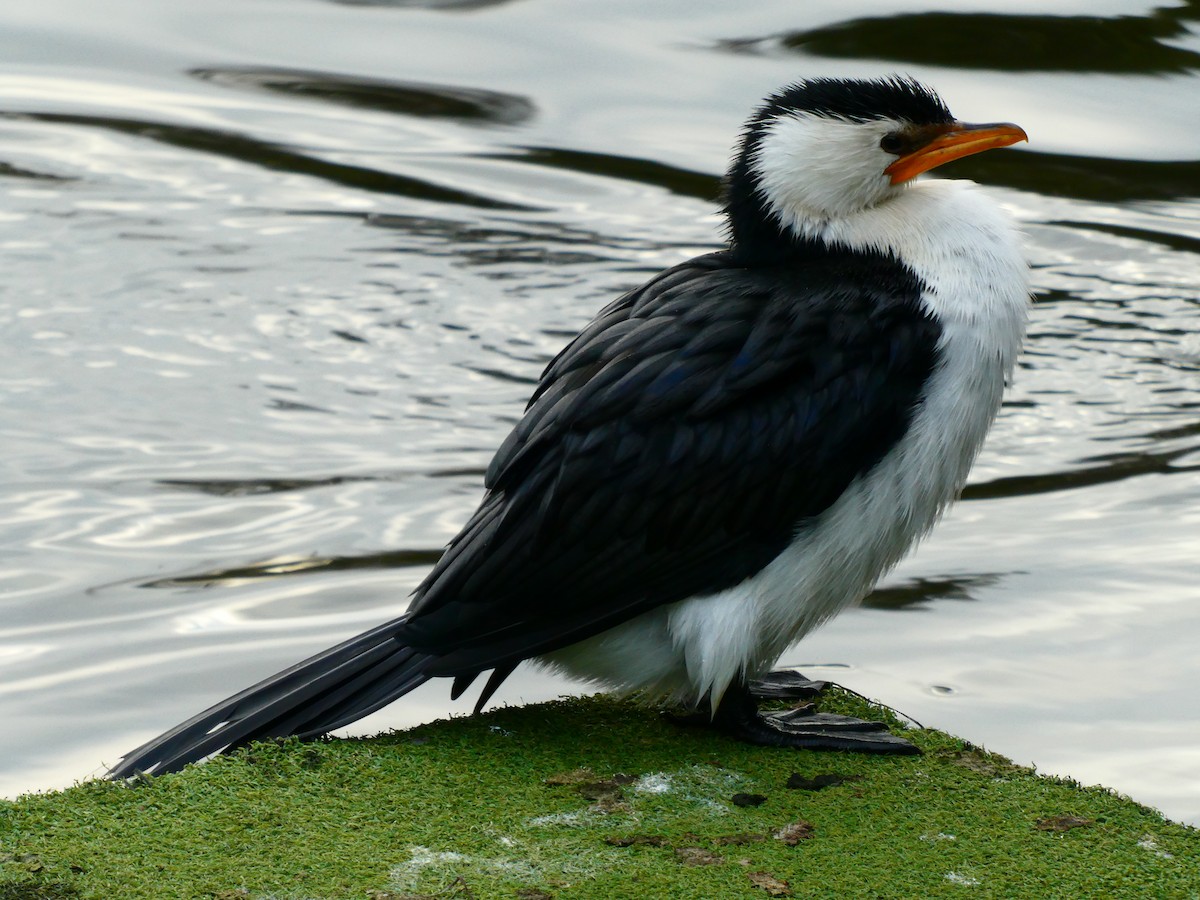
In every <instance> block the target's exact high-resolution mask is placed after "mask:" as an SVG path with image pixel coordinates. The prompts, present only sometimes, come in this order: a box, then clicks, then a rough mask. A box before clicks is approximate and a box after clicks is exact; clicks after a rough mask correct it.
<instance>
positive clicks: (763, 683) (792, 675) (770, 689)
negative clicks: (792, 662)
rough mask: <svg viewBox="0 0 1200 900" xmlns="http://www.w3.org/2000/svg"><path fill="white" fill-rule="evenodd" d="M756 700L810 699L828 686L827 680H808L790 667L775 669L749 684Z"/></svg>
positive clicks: (819, 694) (823, 691) (817, 695)
mask: <svg viewBox="0 0 1200 900" xmlns="http://www.w3.org/2000/svg"><path fill="white" fill-rule="evenodd" d="M749 688H750V694H751V696H753V697H754V698H755V699H756V700H811V699H812V698H813V697H819V696H821V694H823V693H825V691H826V690H827V689H828V688H829V682H828V681H810V680H809V679H807V678H805V677H804V676H803V675H801V674H800V673H799V672H796V671H793V670H792V669H776V670H775V671H774V672H768V673H767V674H766V675H764V676H763V677H762V678H755V679H754V680H753V681H751V682H750V684H749Z"/></svg>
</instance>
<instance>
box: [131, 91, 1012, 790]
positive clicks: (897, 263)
mask: <svg viewBox="0 0 1200 900" xmlns="http://www.w3.org/2000/svg"><path fill="white" fill-rule="evenodd" d="M1026 140H1028V137H1027V135H1026V133H1025V131H1024V130H1022V129H1021V128H1020V127H1019V126H1016V125H1013V124H1011V123H1007V122H1004V123H991V124H984V125H977V124H969V123H964V122H961V121H959V120H957V119H955V117H954V116H953V115H951V113H950V111H949V109H948V107H947V105H946V103H945V102H944V101H943V100H942V99H941V97H940V96H939V95H938V94H937V93H936V92H935V91H934V90H933V89H931V88H929V87H927V86H926V85H924V84H922V83H920V82H918V81H916V80H915V79H913V78H912V77H910V76H905V75H889V76H886V77H880V78H872V79H838V78H820V77H817V78H808V79H804V80H800V81H798V82H796V83H793V84H791V85H789V86H787V87H784V88H783V89H781V90H779V91H777V92H776V93H774V94H772V95H770V96H769V97H767V98H766V100H765V101H763V103H762V104H761V105H760V106H759V107H758V108H757V109H756V111H755V112H754V113H753V114H752V116H751V117H750V118H749V120H748V121H747V123H746V125H745V127H744V129H743V130H742V132H741V134H740V140H739V142H738V144H737V146H736V148H735V151H734V155H733V159H732V162H731V164H730V166H729V169H728V172H727V174H726V176H725V178H724V181H723V189H722V212H723V214H724V223H725V228H726V233H725V238H726V241H725V245H724V247H723V249H720V250H717V251H714V252H710V253H705V254H703V255H700V256H697V257H695V258H693V259H689V260H687V261H685V262H681V263H679V264H677V265H674V266H672V267H670V268H668V269H666V270H664V271H663V272H661V273H659V274H657V275H655V276H654V277H652V278H651V279H650V280H649V281H647V282H646V283H645V284H643V285H641V286H640V287H637V288H635V289H633V290H630V291H628V292H627V293H625V294H624V295H622V296H620V297H619V298H617V299H616V300H615V301H613V302H612V303H610V304H609V305H608V306H606V307H604V308H603V309H602V310H601V311H600V312H599V313H598V314H597V315H596V316H595V318H594V319H592V321H591V322H590V323H589V324H588V325H587V326H586V327H585V328H583V330H582V331H581V332H580V333H579V334H578V335H577V336H576V337H575V338H574V339H572V340H571V341H570V342H569V343H568V344H567V345H566V347H565V348H564V349H563V350H562V351H561V352H560V353H558V355H557V356H555V357H554V358H553V359H552V360H551V361H550V362H549V364H548V365H547V366H546V368H545V370H544V372H543V373H542V375H541V378H540V380H539V381H538V384H537V386H536V389H535V390H534V392H533V395H532V398H531V399H530V401H529V403H528V406H527V407H526V410H525V413H524V415H523V417H522V418H521V419H520V420H519V421H518V423H517V424H516V426H515V427H514V428H513V429H512V431H511V433H509V434H508V436H507V438H506V439H505V440H504V441H503V443H502V444H501V445H500V447H499V449H498V450H497V452H496V454H495V456H494V458H493V459H492V461H491V464H490V465H489V467H488V469H487V472H486V476H485V478H484V492H483V496H482V499H481V501H480V504H479V507H478V509H477V510H476V511H475V513H474V514H473V515H472V516H471V517H470V518H469V520H468V521H467V522H466V524H465V525H464V527H463V528H462V530H461V531H460V532H459V533H458V535H457V536H455V537H454V538H453V539H452V540H451V541H450V542H449V544H448V545H447V547H446V549H445V551H444V553H443V555H442V556H441V558H440V559H439V561H438V562H437V563H436V564H435V565H434V566H433V567H432V569H431V571H430V572H429V574H428V576H427V577H426V578H425V579H424V580H423V581H422V582H421V584H420V585H419V586H418V587H417V588H416V590H415V591H414V593H413V596H412V599H411V602H410V603H409V605H408V606H407V608H406V609H405V610H404V611H403V612H402V613H401V614H400V615H398V616H397V617H396V618H394V619H392V620H391V621H388V622H386V623H384V624H382V625H379V626H377V627H375V628H373V629H370V630H368V631H366V632H364V633H363V634H360V635H358V636H356V637H353V638H350V639H349V640H346V641H344V642H342V643H340V644H338V645H336V646H334V647H331V648H330V649H328V650H325V651H324V652H322V653H318V654H317V655H315V656H313V657H311V658H309V659H307V660H304V661H303V662H300V663H298V664H296V665H294V666H292V667H290V668H288V669H285V670H284V671H282V672H279V673H278V674H276V675H273V676H271V677H269V678H267V679H265V680H263V681H261V682H259V683H258V684H256V685H254V686H252V687H250V688H247V689H246V690H244V691H242V692H240V693H238V694H235V695H234V696H232V697H230V698H228V699H226V700H224V701H222V702H220V703H218V704H216V705H215V706H213V707H211V708H210V709H208V710H205V711H204V712H202V713H200V714H198V715H196V716H194V717H192V718H191V719H188V720H187V721H185V722H183V723H182V724H180V725H178V726H176V727H175V728H173V729H171V730H169V731H167V732H165V733H164V734H162V735H160V736H159V737H156V738H154V739H153V740H150V741H149V742H147V743H145V744H143V745H142V746H140V747H138V748H136V749H135V750H133V751H131V752H129V753H128V754H126V755H125V756H124V757H123V758H122V759H121V761H120V762H119V763H118V764H117V765H115V766H114V767H113V768H112V769H110V771H109V773H108V775H109V777H111V778H117V779H120V778H129V777H136V776H139V775H145V774H162V773H167V772H173V771H177V770H179V769H181V768H182V767H183V766H185V765H187V764H188V763H192V762H197V761H200V760H203V759H205V758H207V757H209V756H212V755H214V754H217V753H220V752H229V751H231V750H233V749H236V748H238V747H241V746H244V745H246V744H248V743H250V742H252V741H258V740H267V739H272V738H281V737H286V736H291V735H296V736H299V737H301V738H313V737H317V736H320V735H323V734H326V733H328V732H330V731H332V730H334V729H337V728H341V727H343V726H345V725H347V724H349V723H351V722H353V721H355V720H357V719H359V718H361V717H363V716H365V715H367V714H368V713H371V712H374V711H375V710H377V709H380V708H381V707H383V706H385V705H386V704H389V703H391V702H392V701H394V700H396V699H398V698H399V697H402V696H403V695H404V694H406V693H408V692H409V691H411V690H413V689H414V688H416V687H418V686H419V685H421V684H423V683H425V682H426V681H429V680H430V679H434V678H450V679H453V682H452V689H451V696H452V698H453V699H455V700H457V699H458V698H459V697H460V696H461V695H462V694H463V693H464V691H466V690H467V688H468V687H469V686H470V685H471V684H472V683H473V682H474V681H475V680H476V679H477V678H478V677H479V676H480V675H482V674H483V673H489V674H488V678H487V680H486V683H485V685H484V687H483V690H482V692H481V694H480V696H479V699H478V701H477V703H476V705H475V711H476V712H479V710H481V709H482V708H483V706H484V705H485V704H486V703H487V701H488V700H489V699H490V698H491V697H492V695H493V693H494V692H495V690H496V689H497V688H498V687H499V686H500V684H501V683H502V682H503V681H504V680H505V679H506V678H507V677H508V676H509V675H510V674H511V673H512V672H513V670H514V669H515V668H516V666H517V665H518V664H519V663H521V662H523V661H526V660H532V661H533V662H534V663H536V664H538V665H540V666H542V667H544V668H546V669H549V670H552V671H556V672H558V673H562V674H566V675H568V676H571V677H573V678H576V679H581V680H583V681H584V682H587V683H589V684H592V685H595V686H600V687H604V688H607V689H611V690H615V691H619V692H625V693H632V692H640V696H642V697H644V698H646V699H647V700H648V701H650V702H653V703H658V704H661V705H663V706H664V707H669V708H672V709H684V710H691V711H692V717H693V718H695V719H697V720H700V721H701V722H703V724H706V725H709V726H711V727H713V728H716V729H717V730H719V731H720V732H722V733H724V734H726V735H729V736H731V737H734V738H736V739H739V740H743V741H747V742H750V743H752V744H760V745H768V746H777V747H795V748H798V749H817V750H820V749H835V750H838V749H840V750H862V751H865V752H875V753H913V752H918V751H917V749H916V748H915V747H914V746H913V745H912V743H911V742H909V741H908V740H906V739H905V738H904V737H903V736H901V735H896V734H892V733H891V732H890V731H888V730H887V729H886V728H884V726H882V725H880V724H879V723H863V722H860V721H859V720H857V719H850V718H848V717H839V716H836V715H833V714H825V713H819V712H818V713H814V712H812V711H811V705H808V706H807V707H805V706H801V707H797V709H795V710H793V711H790V712H786V713H773V712H767V711H764V710H763V709H761V708H760V700H761V699H762V698H763V697H770V696H775V697H780V696H791V697H802V696H808V695H809V693H811V691H812V690H814V689H818V690H819V688H820V687H821V686H822V683H816V682H809V681H807V680H806V679H804V678H803V676H800V675H799V674H798V673H794V672H790V671H786V670H785V671H782V672H778V673H776V672H773V671H772V666H773V665H774V664H775V663H776V661H777V659H778V657H779V656H780V655H781V654H782V653H783V651H784V650H785V649H787V648H788V647H789V646H790V645H792V644H793V642H795V641H796V640H797V639H799V638H800V637H802V636H803V635H805V634H806V633H808V632H810V631H812V630H813V629H814V628H816V627H817V626H818V625H820V624H821V623H823V622H825V621H827V620H828V619H830V618H831V617H832V616H834V615H836V614H837V613H839V612H840V611H842V610H843V609H845V608H847V607H849V606H851V605H853V604H855V603H857V602H858V601H860V600H861V599H862V598H863V597H864V596H865V595H866V594H867V593H868V592H869V591H870V590H871V589H872V587H873V586H874V585H875V583H876V582H877V581H878V579H879V578H880V577H881V575H883V574H884V573H885V572H887V571H888V570H889V569H890V568H892V567H893V566H894V565H895V564H896V563H897V562H898V561H899V560H900V559H901V558H902V557H903V556H904V555H905V554H906V553H907V552H908V551H909V550H910V549H911V548H912V546H913V545H914V544H915V543H916V542H917V541H918V540H919V539H920V538H921V537H923V536H924V535H925V534H926V533H927V532H928V531H929V530H930V529H931V528H932V527H933V525H934V524H935V522H936V521H937V520H938V518H939V517H940V515H941V514H942V512H943V511H944V510H945V509H946V507H947V506H948V505H949V504H950V503H951V502H952V501H953V500H954V499H955V498H956V497H957V496H958V494H959V492H960V491H961V489H962V488H963V486H964V484H965V482H966V479H967V475H968V471H969V470H970V468H971V465H972V463H973V461H974V460H975V458H976V456H977V454H978V453H979V450H980V448H981V446H982V444H983V441H984V438H985V435H986V434H987V432H988V430H989V428H990V426H991V424H992V422H993V420H994V419H995V417H996V415H997V413H998V410H999V408H1000V404H1001V398H1002V394H1003V392H1004V390H1005V387H1006V384H1007V383H1008V382H1009V380H1010V379H1011V376H1012V373H1013V369H1014V365H1015V362H1016V358H1017V356H1018V354H1019V352H1020V349H1021V345H1022V342H1023V339H1024V333H1025V328H1026V320H1027V317H1028V307H1029V300H1030V285H1029V271H1028V265H1027V263H1026V260H1025V256H1024V251H1023V249H1022V246H1021V240H1020V236H1019V233H1018V231H1017V229H1016V228H1015V225H1014V223H1013V222H1012V221H1011V219H1010V217H1009V215H1008V214H1007V213H1006V212H1004V211H1003V210H1002V209H1001V207H1000V206H999V205H998V204H996V203H995V202H994V201H992V200H991V199H989V198H988V197H987V195H986V193H985V191H983V190H982V189H981V188H979V186H978V185H976V184H975V183H973V182H971V181H964V180H948V179H940V178H939V179H930V178H919V177H918V176H920V175H921V174H922V173H925V172H927V171H928V170H930V169H932V168H934V167H936V166H940V165H942V164H944V163H948V162H951V161H953V160H956V159H960V158H962V157H965V156H968V155H970V154H974V153H978V152H981V151H985V150H989V149H993V148H999V147H1005V146H1009V145H1011V144H1014V143H1016V142H1018V141H1026Z"/></svg>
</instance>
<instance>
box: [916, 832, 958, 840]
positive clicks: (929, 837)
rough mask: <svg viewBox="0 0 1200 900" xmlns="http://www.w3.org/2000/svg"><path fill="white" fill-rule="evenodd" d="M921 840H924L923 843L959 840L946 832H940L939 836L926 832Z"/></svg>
mask: <svg viewBox="0 0 1200 900" xmlns="http://www.w3.org/2000/svg"><path fill="white" fill-rule="evenodd" d="M920 840H922V841H957V840H958V838H957V837H955V836H954V835H952V834H946V832H944V831H939V832H938V833H937V834H929V833H928V832H926V833H925V834H923V835H921V837H920Z"/></svg>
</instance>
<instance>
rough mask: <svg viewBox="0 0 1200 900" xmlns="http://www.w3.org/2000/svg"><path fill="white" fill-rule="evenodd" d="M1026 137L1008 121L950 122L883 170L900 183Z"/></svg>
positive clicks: (1023, 131)
mask: <svg viewBox="0 0 1200 900" xmlns="http://www.w3.org/2000/svg"><path fill="white" fill-rule="evenodd" d="M1027 140H1029V135H1027V134H1026V133H1025V129H1023V128H1021V127H1020V126H1019V125H1013V124H1011V123H1009V122H1000V123H995V124H990V125H970V124H968V123H966V122H952V123H951V124H949V125H946V126H943V127H942V128H940V129H938V132H937V134H936V136H935V137H933V139H932V140H930V141H929V143H927V144H925V145H923V146H922V147H920V148H919V149H917V150H914V151H913V152H912V153H907V154H905V155H904V156H901V157H900V158H899V159H898V160H896V161H895V162H894V163H892V164H891V165H890V166H888V167H887V168H886V169H884V170H883V171H884V173H885V174H887V175H890V176H891V179H892V184H901V183H902V182H905V181H908V180H909V179H910V178H915V177H917V176H918V175H920V174H921V173H922V172H928V171H929V170H930V169H932V168H934V167H935V166H940V165H942V163H948V162H950V161H951V160H955V159H962V158H963V157H964V156H970V155H971V154H972V153H980V152H982V151H984V150H993V149H995V148H996V147H1007V146H1008V145H1009V144H1015V143H1016V142H1017V141H1027Z"/></svg>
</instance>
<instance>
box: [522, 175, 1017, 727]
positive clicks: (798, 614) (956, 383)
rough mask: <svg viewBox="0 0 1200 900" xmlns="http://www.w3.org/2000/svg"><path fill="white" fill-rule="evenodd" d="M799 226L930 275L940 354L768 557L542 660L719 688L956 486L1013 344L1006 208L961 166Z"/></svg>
mask: <svg viewBox="0 0 1200 900" xmlns="http://www.w3.org/2000/svg"><path fill="white" fill-rule="evenodd" d="M789 224H791V225H792V226H793V228H795V229H796V230H798V231H801V232H807V233H811V234H812V235H813V236H814V237H820V238H823V239H825V240H828V241H832V242H836V243H840V244H843V245H845V246H848V247H851V248H856V249H873V250H879V251H882V252H891V253H893V254H895V256H896V257H897V258H899V259H902V260H903V261H904V262H905V263H906V264H907V265H909V266H910V267H911V268H912V269H913V270H914V271H915V272H916V274H917V275H918V276H919V277H920V278H921V279H922V280H923V281H924V282H925V285H926V290H925V292H924V295H923V302H924V303H925V304H926V306H927V307H928V309H929V310H930V311H931V312H932V313H933V315H934V316H935V317H936V318H937V319H938V321H939V322H941V323H942V327H943V332H942V338H941V344H940V347H939V350H940V353H939V360H940V361H939V364H938V367H937V369H936V370H935V372H934V374H933V376H932V377H931V378H930V381H929V384H928V387H927V390H926V392H925V394H924V397H923V400H922V403H921V406H920V407H919V408H918V411H917V413H916V415H915V417H914V419H913V422H912V426H911V427H910V428H909V430H908V432H907V433H906V434H905V435H904V437H903V438H902V439H901V440H900V442H899V443H898V444H897V445H896V447H894V448H893V450H892V452H891V453H889V454H888V456H887V457H886V458H885V459H884V460H883V461H882V462H881V463H880V464H879V465H877V466H876V467H875V468H874V469H873V470H871V472H869V473H868V474H867V475H866V476H865V477H862V478H860V479H858V480H857V481H855V482H854V483H853V484H851V486H850V487H849V488H848V489H847V490H846V492H845V493H844V494H843V495H842V496H841V497H840V498H839V499H838V500H837V502H836V503H834V504H833V505H832V506H831V507H830V508H829V509H828V510H826V511H825V512H824V513H823V514H822V515H821V516H820V517H819V519H818V521H817V522H816V523H815V524H814V525H812V526H811V527H808V528H806V529H805V530H804V531H803V532H802V533H801V534H799V535H798V536H797V537H796V539H795V540H794V541H793V542H792V544H791V545H790V546H789V547H788V548H787V550H785V551H784V552H783V553H782V554H780V556H779V557H777V558H776V559H775V560H774V561H773V562H772V563H771V564H770V565H768V566H767V567H766V568H764V569H763V570H762V571H761V572H759V573H758V574H757V575H755V576H753V577H752V578H749V579H747V580H746V581H744V582H742V583H741V584H739V585H736V586H735V587H733V588H730V589H728V590H725V591H721V592H720V593H717V594H713V595H710V596H706V597H696V598H692V599H690V600H684V601H681V602H679V603H676V604H673V605H671V606H668V607H663V608H660V609H657V610H652V611H650V612H648V613H646V614H644V615H642V616H640V617H638V618H637V619H634V620H632V621H630V622H628V623H625V624H624V625H620V626H617V627H616V628H613V629H611V630H609V631H607V632H605V633H604V634H601V635H598V636H597V637H594V638H591V639H589V640H587V641H583V642H581V643H579V644H576V645H574V646H572V647H568V648H566V649H565V650H561V651H557V652H556V653H553V654H549V655H548V656H547V657H545V658H544V659H543V660H542V661H543V662H545V663H547V664H549V665H551V666H553V667H555V668H558V669H562V670H565V671H566V672H567V673H568V674H571V675H573V676H575V677H581V678H584V679H587V680H591V681H596V682H600V683H602V684H605V685H606V686H609V687H615V688H625V689H644V690H648V691H650V692H651V693H655V694H660V695H664V696H665V697H668V698H670V699H672V700H674V701H677V702H688V703H699V702H700V701H701V700H703V699H704V698H705V697H709V696H711V697H712V699H713V702H714V705H715V703H716V702H719V700H720V697H721V696H722V694H723V693H724V691H725V690H726V688H727V687H728V686H729V684H730V683H732V682H733V680H734V679H736V678H739V677H741V676H742V675H749V676H753V675H755V674H759V673H761V672H763V671H765V670H766V669H767V668H769V667H770V666H771V664H772V663H774V661H775V660H776V659H777V658H778V656H779V654H780V653H782V652H783V651H784V650H785V649H786V648H787V647H788V645H790V644H791V643H793V642H794V641H795V640H796V639H797V638H799V637H800V636H802V635H803V634H805V633H807V632H808V631H810V630H812V629H813V628H815V627H816V626H817V625H819V624H821V623H822V622H824V621H825V620H827V619H829V618H830V617H832V616H833V615H835V614H836V613H838V612H840V611H841V610H842V609H844V608H845V607H846V606H848V605H850V604H852V603H856V602H857V601H859V600H860V599H862V597H863V596H864V595H865V594H866V593H867V592H868V591H869V590H870V589H871V588H872V586H873V585H874V584H875V582H876V581H877V580H878V578H879V577H880V576H881V575H882V574H883V573H884V572H886V571H887V570H888V569H889V568H891V567H892V566H894V565H895V564H896V563H897V562H898V561H899V560H900V559H901V557H902V556H904V554H905V553H906V552H907V551H908V550H909V548H910V547H911V546H912V544H913V543H914V542H915V541H916V540H917V539H918V538H920V537H921V536H922V535H924V534H925V533H926V532H927V531H928V530H929V529H930V528H931V527H932V526H933V524H934V523H935V522H936V521H937V518H938V516H939V515H940V514H941V512H942V510H943V509H945V507H946V506H947V504H949V503H950V502H951V501H952V500H953V499H954V498H955V497H956V496H957V495H958V493H959V491H961V489H962V486H963V484H964V483H965V482H966V478H967V472H968V470H969V469H970V467H971V464H972V463H973V462H974V460H975V456H976V454H977V453H978V452H979V449H980V447H981V446H982V444H983V439H984V436H985V435H986V434H987V430H988V428H989V426H990V425H991V423H992V420H993V419H994V418H995V415H996V412H997V411H998V410H999V408H1000V397H1001V394H1002V392H1003V389H1004V384H1005V381H1006V379H1007V378H1008V377H1009V375H1010V374H1011V372H1012V368H1013V364H1014V362H1015V360H1016V356H1017V353H1018V351H1019V350H1020V344H1021V340H1022V338H1023V336H1024V331H1025V320H1026V310H1027V304H1028V297H1029V288H1028V269H1027V266H1026V264H1025V261H1024V259H1023V257H1022V254H1021V251H1020V248H1019V246H1018V244H1017V240H1016V234H1015V231H1014V229H1013V227H1012V225H1011V223H1010V222H1009V220H1008V218H1007V217H1006V216H1005V214H1004V213H1003V212H1002V211H1001V210H999V209H998V208H997V207H996V206H995V205H994V204H992V203H991V202H990V201H988V200H987V199H986V198H985V197H984V196H983V195H982V194H981V193H980V192H979V191H978V190H977V189H976V187H975V185H974V184H972V183H971V182H954V181H928V182H917V183H915V184H913V185H912V186H911V187H910V188H909V189H908V190H906V191H904V192H902V193H901V194H899V195H898V196H896V197H895V198H892V199H890V200H889V201H888V202H886V203H884V204H881V205H880V206H877V207H873V208H870V209H866V210H863V211H862V212H859V213H856V214H854V215H851V216H847V217H842V218H838V219H834V220H826V221H824V222H822V223H820V224H819V225H814V224H811V223H808V222H804V221H797V222H794V223H789Z"/></svg>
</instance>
